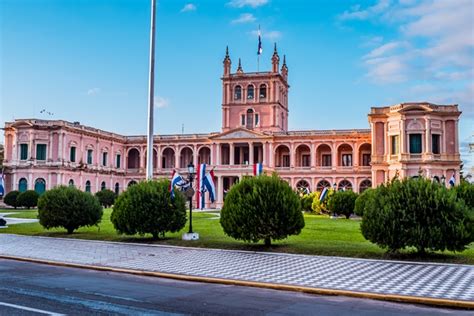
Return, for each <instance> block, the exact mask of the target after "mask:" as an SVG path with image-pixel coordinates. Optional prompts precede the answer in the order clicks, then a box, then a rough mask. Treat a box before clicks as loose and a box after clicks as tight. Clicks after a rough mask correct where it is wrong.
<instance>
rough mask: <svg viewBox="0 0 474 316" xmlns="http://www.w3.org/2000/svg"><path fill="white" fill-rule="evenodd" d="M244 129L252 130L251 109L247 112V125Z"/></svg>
mask: <svg viewBox="0 0 474 316" xmlns="http://www.w3.org/2000/svg"><path fill="white" fill-rule="evenodd" d="M246 127H247V128H248V129H251V128H253V110H252V109H248V110H247V125H246Z"/></svg>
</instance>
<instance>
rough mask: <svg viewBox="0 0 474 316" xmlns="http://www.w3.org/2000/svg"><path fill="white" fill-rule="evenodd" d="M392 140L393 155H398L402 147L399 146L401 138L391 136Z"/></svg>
mask: <svg viewBox="0 0 474 316" xmlns="http://www.w3.org/2000/svg"><path fill="white" fill-rule="evenodd" d="M390 138H391V139H392V153H391V154H392V155H398V153H399V152H400V147H399V146H400V145H399V139H400V137H399V136H398V135H395V136H391V137H390Z"/></svg>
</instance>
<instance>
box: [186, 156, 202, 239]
mask: <svg viewBox="0 0 474 316" xmlns="http://www.w3.org/2000/svg"><path fill="white" fill-rule="evenodd" d="M195 175H196V171H195V170H194V164H193V163H192V162H191V163H190V164H189V165H188V179H187V180H188V183H189V187H188V188H187V189H186V191H185V192H184V194H185V195H186V197H187V198H188V200H189V231H188V232H187V233H184V234H183V240H198V239H199V234H198V233H195V232H193V196H194V189H193V182H194V176H195Z"/></svg>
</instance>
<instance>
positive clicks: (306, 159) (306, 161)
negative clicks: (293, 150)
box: [301, 155, 311, 167]
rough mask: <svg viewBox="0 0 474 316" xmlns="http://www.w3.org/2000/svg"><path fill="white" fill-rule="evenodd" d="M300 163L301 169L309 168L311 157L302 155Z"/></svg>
mask: <svg viewBox="0 0 474 316" xmlns="http://www.w3.org/2000/svg"><path fill="white" fill-rule="evenodd" d="M301 158H302V161H301V166H303V167H310V166H311V156H310V155H303V156H302V157H301Z"/></svg>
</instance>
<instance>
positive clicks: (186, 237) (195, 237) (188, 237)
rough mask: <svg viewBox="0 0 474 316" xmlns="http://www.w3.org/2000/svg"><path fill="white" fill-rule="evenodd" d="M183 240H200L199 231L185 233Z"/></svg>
mask: <svg viewBox="0 0 474 316" xmlns="http://www.w3.org/2000/svg"><path fill="white" fill-rule="evenodd" d="M183 240H199V234H198V233H184V234H183Z"/></svg>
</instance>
